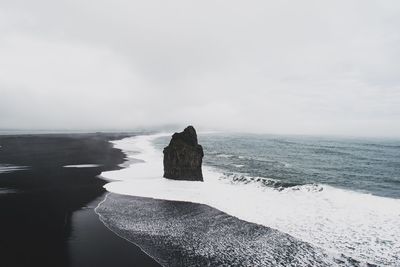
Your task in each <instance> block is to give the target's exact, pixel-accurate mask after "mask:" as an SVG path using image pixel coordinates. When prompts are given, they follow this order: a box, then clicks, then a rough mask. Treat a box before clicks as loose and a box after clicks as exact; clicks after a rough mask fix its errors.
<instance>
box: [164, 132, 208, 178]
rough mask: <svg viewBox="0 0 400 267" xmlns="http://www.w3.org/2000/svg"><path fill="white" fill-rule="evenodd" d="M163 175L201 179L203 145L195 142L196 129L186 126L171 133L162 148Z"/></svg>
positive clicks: (166, 176)
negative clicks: (166, 143) (167, 142)
mask: <svg viewBox="0 0 400 267" xmlns="http://www.w3.org/2000/svg"><path fill="white" fill-rule="evenodd" d="M163 152H164V177H165V178H168V179H173V180H188V181H203V173H202V171H201V163H202V161H203V156H204V153H203V147H202V146H201V145H199V143H198V142H197V134H196V130H195V129H194V127H193V126H188V127H186V128H185V130H183V132H180V133H174V134H173V135H172V138H171V141H170V142H169V145H168V146H167V147H165V148H164V151H163Z"/></svg>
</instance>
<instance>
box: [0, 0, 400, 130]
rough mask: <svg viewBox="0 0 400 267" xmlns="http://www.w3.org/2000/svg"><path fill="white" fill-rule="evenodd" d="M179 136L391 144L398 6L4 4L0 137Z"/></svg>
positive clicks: (232, 0) (356, 1)
mask: <svg viewBox="0 0 400 267" xmlns="http://www.w3.org/2000/svg"><path fill="white" fill-rule="evenodd" d="M187 124H192V125H194V126H195V127H196V128H198V129H200V130H220V131H239V132H255V133H282V134H316V135H351V136H394V137H400V1H398V0H385V1H381V0H376V1H370V0H346V1H344V0H334V1H333V0H332V1H320V0H314V1H311V0H303V1H296V0H292V1H287V0H281V1H268V0H262V1H257V0H252V1H243V0H242V1H237V0H213V1H210V0H201V1H191V0H182V1H177V0H170V1H164V0H159V1H155V0H146V1H133V0H126V1H125V0H109V1H108V0H107V1H100V0H96V1H86V0H59V1H53V0H35V1H31V0H26V1H20V0H2V1H0V129H24V130H44V129H47V130H131V129H132V130H133V129H138V128H154V127H164V126H167V125H175V126H177V127H183V126H185V125H187Z"/></svg>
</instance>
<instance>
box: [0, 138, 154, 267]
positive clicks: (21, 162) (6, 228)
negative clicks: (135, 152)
mask: <svg viewBox="0 0 400 267" xmlns="http://www.w3.org/2000/svg"><path fill="white" fill-rule="evenodd" d="M122 137H124V135H120V134H107V135H105V134H73V135H59V134H58V135H20V136H0V146H1V147H0V164H8V165H14V166H26V168H25V169H24V170H18V171H14V172H3V173H0V189H1V190H0V210H1V216H0V237H1V238H0V258H1V259H0V261H1V266H7V267H9V266H10V267H11V266H100V267H101V266H159V264H158V263H157V262H155V261H154V260H153V259H152V258H150V257H149V256H147V255H146V254H145V253H143V252H142V251H141V250H140V249H139V248H138V247H136V246H135V245H133V244H132V243H129V242H127V241H126V240H124V239H122V238H120V237H118V236H117V235H115V234H114V233H112V232H111V231H110V230H109V229H107V228H106V227H105V226H104V225H103V223H102V222H101V221H100V220H99V218H98V216H97V215H96V214H95V213H94V211H93V209H94V208H95V207H96V206H97V204H98V203H99V202H100V201H102V200H103V198H104V194H105V190H104V189H103V187H102V186H103V185H104V184H105V183H106V182H105V181H104V180H102V179H99V178H97V177H96V176H98V175H99V174H100V173H101V172H102V171H106V170H115V169H119V168H120V167H118V165H119V164H121V163H122V162H123V161H124V157H125V155H124V154H123V153H122V152H121V151H120V150H118V149H114V148H112V145H111V144H110V143H109V142H108V141H109V140H112V139H115V138H122ZM76 164H98V165H99V166H97V167H89V168H65V167H63V166H65V165H76Z"/></svg>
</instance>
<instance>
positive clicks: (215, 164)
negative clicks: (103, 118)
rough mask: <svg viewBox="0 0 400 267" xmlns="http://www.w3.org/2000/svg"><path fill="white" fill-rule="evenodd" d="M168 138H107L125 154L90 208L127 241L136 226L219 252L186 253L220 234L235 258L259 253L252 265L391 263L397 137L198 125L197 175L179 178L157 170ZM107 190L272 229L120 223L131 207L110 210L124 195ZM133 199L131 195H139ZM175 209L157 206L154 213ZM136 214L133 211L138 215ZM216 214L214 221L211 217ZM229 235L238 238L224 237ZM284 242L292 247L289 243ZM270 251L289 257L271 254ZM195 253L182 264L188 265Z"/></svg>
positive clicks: (399, 198)
mask: <svg viewBox="0 0 400 267" xmlns="http://www.w3.org/2000/svg"><path fill="white" fill-rule="evenodd" d="M170 136H171V134H170V133H161V134H153V135H139V136H135V137H129V138H125V139H122V140H118V141H113V143H114V146H115V147H116V148H120V149H122V150H123V152H125V153H126V155H127V162H126V163H125V164H126V165H125V167H126V168H125V169H122V170H117V171H109V172H103V173H102V177H104V178H105V179H108V180H109V181H110V183H108V184H106V185H105V188H106V189H107V190H108V191H109V192H111V195H110V197H109V198H110V201H107V199H106V200H105V201H103V203H102V204H100V205H99V207H98V208H97V211H96V212H97V213H98V214H99V216H100V218H101V219H102V221H103V222H104V223H105V224H106V225H107V226H108V227H109V228H110V229H111V230H113V231H114V232H116V233H117V234H118V235H120V236H122V237H124V238H126V239H127V240H130V241H132V242H135V238H136V240H137V234H138V233H140V236H141V237H143V235H144V234H145V236H147V237H152V238H156V239H157V238H159V237H160V236H163V238H166V236H173V237H171V238H167V240H164V239H163V240H162V241H160V242H161V243H163V245H164V248H165V243H168V242H169V243H174V244H175V245H174V246H177V247H179V248H180V249H182V247H185V248H190V249H191V250H192V251H191V252H190V253H192V254H195V255H197V254H196V253H198V254H201V255H202V256H204V255H206V256H208V257H211V258H218V257H223V256H226V254H223V253H221V252H218V251H215V250H213V249H209V250H204V249H200V250H197V252H193V251H196V250H195V249H194V248H193V247H201V246H202V245H201V244H202V243H201V242H206V243H207V244H214V243H215V244H220V243H221V242H220V241H221V240H225V241H224V242H226V243H229V244H228V245H226V247H223V248H221V251H225V252H226V250H227V249H232V251H234V252H232V253H233V254H232V255H238V257H239V258H240V257H241V256H240V254H241V252H240V251H241V250H240V249H239V248H241V246H242V247H244V248H243V250H242V251H244V253H247V254H250V255H251V256H252V257H257V256H259V257H260V259H261V261H260V263H259V266H267V265H276V266H285V265H286V266H310V265H312V266H373V265H376V266H400V140H396V139H373V138H337V137H316V136H283V135H258V134H239V133H234V134H233V133H230V134H227V133H200V134H199V135H198V140H199V143H200V144H201V145H202V146H203V149H204V159H203V176H204V182H185V181H171V180H167V179H164V178H162V168H163V167H162V155H163V154H162V150H163V148H164V147H165V146H166V145H168V143H169V140H170ZM115 193H117V194H119V195H120V194H122V195H124V196H132V197H139V198H147V199H149V198H151V199H154V200H157V201H158V200H164V201H178V202H184V203H196V204H200V205H205V206H206V207H210V208H212V209H216V210H218V211H221V212H223V213H224V214H227V216H228V215H229V216H231V217H232V218H235V220H236V219H238V220H239V221H240V222H243V227H249V226H248V224H247V223H251V224H254V225H257V227H258V226H260V227H264V228H265V229H272V230H271V231H276V232H273V233H274V238H273V239H268V238H270V237H269V236H268V238H267V237H266V236H267V235H270V234H271V232H268V234H267V233H266V232H265V231H266V230H264V228H263V229H261V228H256V230H252V231H250V232H246V233H240V234H238V233H237V232H238V231H239V230H238V229H240V228H241V226H240V222H239V221H231V220H230V219H229V220H228V219H226V218H225V217H224V218H225V219H224V220H226V224H228V223H229V224H231V226H230V227H232V228H229V227H228V226H227V227H228V228H225V227H222V229H223V230H221V231H222V232H223V236H221V235H218V234H216V233H215V232H214V234H213V235H211V236H208V237H207V238H206V239H204V240H203V239H202V238H203V237H196V238H193V237H192V235H193V233H192V234H189V233H186V232H188V231H187V228H185V227H184V226H182V225H181V224H182V222H177V221H171V223H170V224H168V225H166V226H165V227H164V229H162V231H161V230H160V229H159V230H157V220H156V219H154V218H153V219H154V220H152V221H146V223H145V224H144V223H142V224H141V226H140V227H139V228H138V226H137V225H133V223H132V222H131V221H129V218H130V217H129V216H128V215H127V214H128V213H130V212H132V211H128V210H125V213H121V211H115V210H116V209H118V208H116V207H118V204H116V203H118V201H119V202H120V203H124V204H123V205H122V204H120V205H119V207H121V209H125V208H124V207H126V206H127V203H128V202H127V201H128V199H126V198H121V199H118V195H117V194H115ZM135 201H136V204H138V203H139V199H136V200H135ZM148 205H149V203H146V207H147V208H148V207H149V206H148ZM157 205H158V206H157V209H155V208H154V207H153V208H152V210H153V211H154V212H156V211H158V212H160V205H161V204H157ZM143 206H145V204H143ZM161 207H162V206H161ZM192 208H193V207H191V209H192ZM176 209H177V208H176V207H175V208H174V209H169V210H168V212H166V211H165V209H164V211H163V212H164V213H163V216H164V217H163V218H164V219H165V218H167V217H168V216H169V215H168V214H172V213H171V212H172V211H171V210H173V211H174V212H176ZM205 210H206V208H204V209H203V210H202V211H201V214H202V215H201V216H203V217H204V214H211V213H212V212H210V211H208V210H207V211H205ZM135 212H136V214H134V215H132V216H142V215H143V214H139V212H140V211H135ZM173 214H174V216H177V215H176V213H173ZM199 214H200V213H194V215H193V217H191V215H190V211H187V212H185V215H184V216H183V218H184V220H185V221H186V220H189V219H190V220H189V221H190V223H191V224H193V225H196V223H199V221H201V220H203V218H200V216H199ZM126 216H128V217H126ZM196 216H197V217H196ZM213 216H216V215H215V214H214V215H213ZM143 217H145V215H143ZM141 218H142V217H141ZM188 218H189V219H188ZM144 220H145V219H144ZM215 220H220V219H219V217H218V216H216V217H215ZM232 220H233V219H232ZM167 221H168V220H167ZM158 223H159V218H158ZM204 223H207V225H208V224H210V222H208V221H207V222H203V224H204ZM210 225H211V226H210V227H212V223H211V224H210ZM232 225H235V227H233V226H232ZM182 227H183V228H182ZM192 228H193V227H192ZM220 228H221V227H220ZM166 229H169V230H166ZM173 229H175V230H173ZM176 229H180V230H179V231H183V232H185V231H186V232H185V233H186V235H184V234H182V236H180V235H178V234H177V231H176ZM182 229H184V230H182ZM257 229H258V230H257ZM191 230H192V231H193V229H191ZM203 230H204V229H203ZM169 231H170V232H169ZM208 231H211V230H210V229H208V230H207V232H208ZM133 232H134V233H136V234H132V233H133ZM222 232H221V233H222ZM231 232H232V233H231ZM199 236H201V235H199ZM230 236H232V238H231V239H235V240H236V241H237V240H238V239H240V240H241V241H240V242H239V241H238V242H236V241H235V242H236V243H232V242H231V241H227V240H230ZM260 236H262V237H263V239H262V240H263V241H262V242H261V241H260ZM277 236H278V237H277ZM279 236H281V237H279ZM292 238H293V239H292ZM255 240H257V242H256V241H255ZM191 242H192V243H191ZM136 243H137V242H136ZM194 243H196V244H194ZM266 244H267V245H266ZM137 245H139V246H140V247H142V249H143V250H144V251H146V248H150V247H151V248H152V249H149V251H147V253H148V254H149V255H151V256H154V258H155V259H157V260H158V262H160V263H161V264H162V265H171V266H172V265H174V264H169V263H170V261H168V260H165V261H164V262H163V258H162V257H166V256H165V255H164V256H163V255H161V254H160V253H159V252H157V251H153V250H154V247H156V245H154V244H152V246H146V244H140V242H139V244H137ZM308 246H310V247H308ZM288 247H291V248H293V247H294V248H295V250H296V251H297V252H296V253H294V252H293V249H292V250H291V251H288V250H287V248H288ZM271 248H273V250H274V251H272V249H271ZM299 248H301V250H300V249H299ZM175 249H176V248H175ZM252 249H253V250H254V251H255V252H254V255H253V254H252V252H251V251H252ZM277 249H279V251H280V252H279V253H280V254H285V253H286V254H287V255H289V254H290V255H292V254H293V257H292V256H291V258H290V259H288V258H282V259H280V261H279V262H276V260H277V258H279V257H278V256H276V255H278V254H279V253H278V254H276V250H277ZM236 250H238V251H236ZM188 251H189V249H188ZM235 251H236V252H235ZM249 251H250V252H249ZM225 252H224V253H225ZM157 253H158V254H157ZM190 253H188V255H189V254H190ZM235 253H237V254H235ZM269 253H270V254H269ZM291 253H292V254H291ZM152 254H153V255H152ZM222 254H223V255H222ZM280 254H279V255H280ZM190 255H191V254H190ZM210 255H211V256H210ZM221 255H222V256H221ZM266 255H267V256H266ZM268 255H271V256H270V257H269V256H268ZM242 256H243V255H242ZM193 257H194V256H193ZM268 257H269V258H268ZM274 257H275V258H274ZM264 258H265V259H264ZM193 259H195V257H194V258H193ZM294 259H295V260H294ZM274 260H275V263H276V264H274ZM286 260H288V261H287V262H285V261H286ZM194 261H195V260H193V261H192V262H189V263H187V264H188V266H189V265H191V264H190V263H192V265H193V266H196V264H193V263H194ZM217 262H218V261H217ZM227 262H229V261H227ZM242 263H243V264H239V265H246V266H251V265H252V263H249V259H248V258H244V259H243V261H242ZM208 264H209V263H208ZM178 265H179V264H178ZM211 265H212V264H211ZM228 265H229V264H228ZM255 265H258V264H255Z"/></svg>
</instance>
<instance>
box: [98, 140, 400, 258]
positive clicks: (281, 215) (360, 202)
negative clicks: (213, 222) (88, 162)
mask: <svg viewBox="0 0 400 267" xmlns="http://www.w3.org/2000/svg"><path fill="white" fill-rule="evenodd" d="M160 136H165V134H158V135H148V136H137V137H131V138H126V139H122V140H119V141H114V142H113V143H114V145H115V146H116V147H117V148H120V149H122V150H124V151H125V152H126V153H127V154H128V157H134V158H138V159H141V160H143V161H144V162H142V163H136V164H132V165H130V166H129V167H128V168H126V169H122V170H118V171H109V172H103V173H102V176H103V177H105V178H107V179H111V180H119V181H117V182H111V183H109V184H107V185H105V188H106V189H107V190H108V191H110V192H114V193H119V194H125V195H134V196H141V197H151V198H157V199H166V200H178V201H189V202H196V203H202V204H207V205H210V206H212V207H215V208H217V209H219V210H222V211H224V212H226V213H228V214H231V215H233V216H236V217H238V218H240V219H243V220H246V221H250V222H254V223H258V224H262V225H265V226H268V227H273V228H275V229H278V230H280V231H282V232H285V233H289V234H291V235H293V236H295V237H297V238H300V239H302V240H304V241H307V242H310V243H311V244H314V245H316V246H319V247H322V248H324V249H327V250H328V251H331V252H333V253H344V254H345V255H348V256H351V257H353V258H356V259H359V260H363V261H368V262H370V263H376V264H383V265H393V264H395V263H398V262H400V258H399V255H400V226H399V222H400V200H399V199H391V198H384V197H378V196H373V195H368V194H362V193H359V192H353V191H348V190H343V189H337V188H334V187H331V186H327V185H323V188H324V190H322V191H318V190H309V186H299V187H296V188H289V189H285V190H283V191H278V190H274V189H272V188H268V187H261V186H258V185H257V184H254V183H250V184H246V185H237V184H236V185H233V184H231V183H229V182H227V180H226V179H219V178H220V177H221V173H220V172H218V171H217V170H215V169H212V168H210V167H208V166H204V167H203V174H204V182H203V183H202V182H188V181H174V180H168V179H164V178H162V171H163V165H162V152H161V151H160V150H157V149H156V148H154V146H153V145H152V141H153V140H154V139H155V138H157V137H160ZM125 148H127V149H125ZM129 151H136V154H134V155H133V154H130V153H129ZM137 152H139V153H137Z"/></svg>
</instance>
